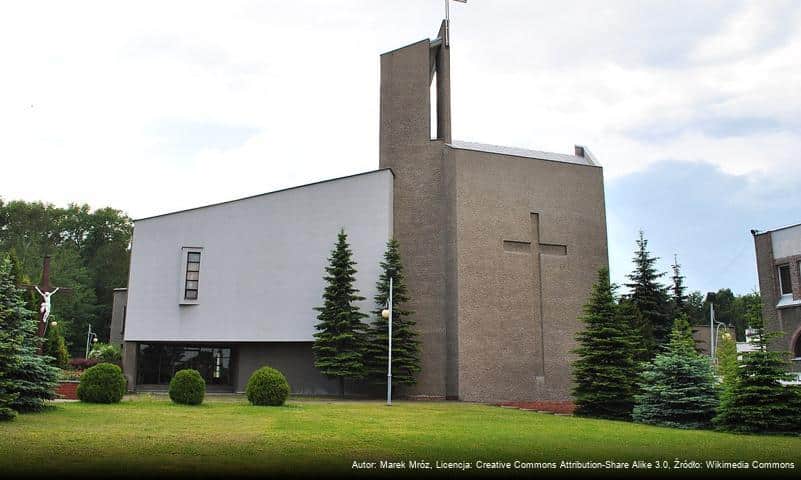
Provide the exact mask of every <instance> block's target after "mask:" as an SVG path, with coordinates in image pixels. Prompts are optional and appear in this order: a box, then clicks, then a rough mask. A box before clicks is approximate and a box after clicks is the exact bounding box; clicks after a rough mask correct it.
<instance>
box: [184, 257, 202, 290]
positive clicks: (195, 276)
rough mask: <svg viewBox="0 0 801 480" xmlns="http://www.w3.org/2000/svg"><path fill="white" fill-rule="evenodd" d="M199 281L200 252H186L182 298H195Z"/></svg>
mask: <svg viewBox="0 0 801 480" xmlns="http://www.w3.org/2000/svg"><path fill="white" fill-rule="evenodd" d="M199 281H200V252H188V253H187V254H186V282H185V284H184V299H186V300H197V292H198V282H199Z"/></svg>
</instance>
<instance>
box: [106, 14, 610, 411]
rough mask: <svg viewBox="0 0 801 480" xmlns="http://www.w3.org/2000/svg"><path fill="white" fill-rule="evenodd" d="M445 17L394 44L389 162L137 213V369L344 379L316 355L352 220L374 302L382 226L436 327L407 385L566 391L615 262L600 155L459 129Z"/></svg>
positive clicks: (550, 395)
mask: <svg viewBox="0 0 801 480" xmlns="http://www.w3.org/2000/svg"><path fill="white" fill-rule="evenodd" d="M444 28H445V24H444V23H443V26H442V28H441V29H440V32H439V36H438V38H437V39H435V40H422V41H420V42H417V43H414V44H411V45H409V46H406V47H403V48H400V49H398V50H394V51H392V52H388V53H385V54H384V55H382V56H381V117H380V129H379V130H380V142H379V143H380V151H379V168H380V170H376V171H373V172H368V173H364V174H360V175H355V176H351V177H345V178H341V179H335V180H330V181H327V182H321V183H316V184H312V185H307V186H302V187H296V188H293V189H289V190H283V191H279V192H274V193H269V194H264V195H260V196H256V197H250V198H246V199H242V200H235V201H232V202H227V203H223V204H218V205H211V206H208V207H200V208H197V209H193V210H188V211H184V212H177V213H173V214H167V215H162V216H158V217H153V218H148V219H140V220H136V221H135V223H134V225H135V228H134V235H133V246H132V253H131V273H130V280H129V290H128V301H127V319H126V321H125V328H124V340H125V354H124V366H125V372H126V375H127V376H128V378H129V382H130V385H131V386H133V387H137V388H140V387H143V386H153V385H162V386H163V385H165V384H166V383H167V382H168V381H169V379H170V377H171V375H172V373H173V372H174V371H175V370H176V369H178V368H183V367H189V366H191V367H192V368H197V369H199V370H200V371H201V373H202V374H203V375H204V376H205V377H206V381H207V383H209V384H218V385H220V386H221V388H227V389H231V390H235V391H241V390H242V389H243V388H244V384H245V382H246V381H247V378H248V376H249V375H250V373H251V372H252V371H253V370H254V369H255V368H257V367H259V366H261V365H263V364H269V365H272V366H274V367H276V368H279V369H280V370H282V371H284V373H285V374H286V375H287V378H288V380H289V383H290V384H291V386H292V390H293V393H305V394H327V393H335V392H336V382H334V381H331V380H329V379H326V378H323V377H322V376H321V375H320V374H319V372H317V370H316V369H315V368H314V366H313V356H312V350H311V347H312V341H313V337H312V335H313V333H314V331H315V330H314V325H315V324H316V312H314V311H313V308H314V307H316V306H319V305H320V304H321V303H322V300H321V294H322V291H323V280H322V276H323V273H324V268H325V266H326V263H327V261H326V258H327V256H328V254H329V252H330V250H331V248H332V247H333V244H334V242H335V240H336V233H337V231H338V230H339V229H340V228H342V227H344V228H345V230H346V231H347V233H348V235H349V240H350V242H351V245H352V249H353V252H354V256H355V259H356V261H357V262H358V265H357V269H358V273H357V279H358V282H357V287H358V288H359V289H360V291H361V295H363V296H364V297H367V299H368V300H366V301H365V302H364V303H363V304H362V305H361V306H362V309H363V311H365V312H367V311H369V310H372V309H373V308H374V306H373V305H372V303H371V300H372V297H373V295H374V293H375V283H376V281H377V279H378V273H379V265H378V264H379V262H380V260H381V256H382V254H383V252H384V248H385V244H386V241H387V240H388V239H389V238H390V237H392V236H393V235H394V236H395V237H396V238H397V239H398V240H399V241H400V245H401V253H402V255H403V261H404V265H405V268H406V273H407V283H408V287H409V293H410V295H411V297H412V299H413V301H412V302H411V305H409V309H410V310H413V311H414V312H415V313H414V319H415V320H416V321H417V327H418V331H419V333H420V339H421V342H422V344H421V349H422V372H421V373H420V375H419V377H418V383H417V385H415V386H414V387H411V388H408V389H404V390H401V391H400V393H401V394H405V395H408V396H414V397H425V398H449V399H461V400H470V401H509V400H554V401H564V400H568V399H569V398H570V390H571V385H572V377H571V366H570V362H571V361H572V359H573V356H572V353H571V351H572V350H573V349H574V348H575V347H576V343H575V334H576V332H577V331H578V330H579V329H580V328H582V325H581V322H580V321H579V320H578V317H579V316H580V315H581V311H582V306H583V304H584V303H585V302H586V301H587V298H588V296H589V293H590V290H591V286H592V283H593V282H594V281H595V279H596V277H597V271H598V269H599V268H600V267H602V266H606V265H607V243H606V218H605V207H604V187H603V170H602V168H601V167H600V166H599V164H598V163H597V162H596V161H595V160H594V159H593V157H592V155H591V154H590V152H589V150H587V149H586V148H584V147H578V146H577V147H575V152H574V153H575V154H574V155H566V154H556V153H547V152H538V151H531V150H521V149H515V148H507V147H497V146H491V145H483V144H477V143H468V142H459V141H454V140H452V138H451V128H450V127H451V115H450V111H451V110H450V47H449V46H448V45H446V44H445V43H444V42H443V32H444ZM434 79H436V81H435V83H434V85H435V87H436V99H437V100H436V105H434V106H432V105H431V104H430V98H431V97H430V92H431V86H432V82H433V81H434ZM432 112H435V114H434V115H432ZM432 117H435V118H436V125H437V128H436V132H432V131H431V118H432ZM500 121H502V119H501V120H500ZM120 298H122V297H120ZM354 388H355V391H359V388H360V386H358V385H352V386H351V388H350V389H349V391H354Z"/></svg>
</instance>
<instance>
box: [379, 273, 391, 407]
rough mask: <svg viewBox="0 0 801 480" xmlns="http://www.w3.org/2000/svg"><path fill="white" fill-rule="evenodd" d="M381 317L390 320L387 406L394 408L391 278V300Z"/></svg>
mask: <svg viewBox="0 0 801 480" xmlns="http://www.w3.org/2000/svg"><path fill="white" fill-rule="evenodd" d="M381 316H382V317H384V318H386V319H388V322H387V330H388V331H389V340H388V342H387V343H388V346H387V406H388V407H390V406H392V277H389V300H388V301H387V308H385V309H384V310H382V311H381Z"/></svg>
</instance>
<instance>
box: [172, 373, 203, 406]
mask: <svg viewBox="0 0 801 480" xmlns="http://www.w3.org/2000/svg"><path fill="white" fill-rule="evenodd" d="M205 395H206V382H205V380H203V377H201V376H200V372H198V371H197V370H192V369H186V370H181V371H179V372H177V373H176V374H175V376H174V377H172V380H170V399H171V400H172V401H173V402H175V403H183V404H185V405H200V404H201V403H203V397H204V396H205Z"/></svg>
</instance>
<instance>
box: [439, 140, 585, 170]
mask: <svg viewBox="0 0 801 480" xmlns="http://www.w3.org/2000/svg"><path fill="white" fill-rule="evenodd" d="M448 146H449V147H451V148H455V149H458V150H473V151H476V152H485V153H497V154H499V155H511V156H514V157H524V158H534V159H537V160H547V161H551V162H561V163H572V164H576V165H587V166H590V167H599V166H600V164H598V162H596V161H595V159H594V158H593V156H592V154H591V153H590V152H589V150H588V149H587V148H586V147H583V148H584V155H585V156H583V157H580V156H578V155H570V154H565V153H553V152H543V151H540V150H528V149H525V148H515V147H504V146H501V145H490V144H487V143H477V142H464V141H461V140H454V141H452V142H451V143H449V144H448Z"/></svg>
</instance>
